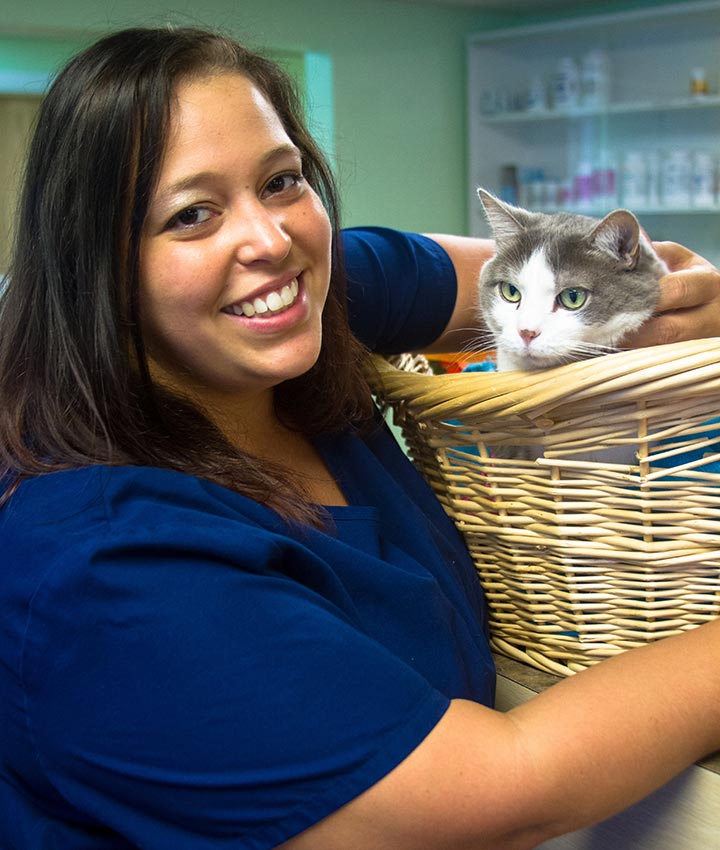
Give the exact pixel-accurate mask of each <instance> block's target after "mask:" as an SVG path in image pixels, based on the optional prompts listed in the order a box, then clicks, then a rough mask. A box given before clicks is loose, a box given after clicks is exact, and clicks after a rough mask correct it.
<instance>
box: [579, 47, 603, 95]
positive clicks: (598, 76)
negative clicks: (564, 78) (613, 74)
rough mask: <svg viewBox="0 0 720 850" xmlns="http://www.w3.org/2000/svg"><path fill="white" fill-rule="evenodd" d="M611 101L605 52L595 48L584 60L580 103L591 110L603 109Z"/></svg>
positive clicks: (581, 74)
mask: <svg viewBox="0 0 720 850" xmlns="http://www.w3.org/2000/svg"><path fill="white" fill-rule="evenodd" d="M609 100H610V73H609V68H608V57H607V53H606V52H605V51H604V50H601V49H600V48H599V47H595V48H593V49H592V50H589V51H588V52H587V53H586V54H585V55H584V56H583V59H582V70H581V73H580V102H581V104H582V105H583V106H585V107H588V108H589V109H602V108H604V107H605V106H607V104H608V102H609Z"/></svg>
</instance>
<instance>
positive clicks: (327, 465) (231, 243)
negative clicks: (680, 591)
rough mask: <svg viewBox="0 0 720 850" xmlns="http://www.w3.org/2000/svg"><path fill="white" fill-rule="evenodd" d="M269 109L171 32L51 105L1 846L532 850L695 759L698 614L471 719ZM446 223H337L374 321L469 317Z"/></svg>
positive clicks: (5, 424)
mask: <svg viewBox="0 0 720 850" xmlns="http://www.w3.org/2000/svg"><path fill="white" fill-rule="evenodd" d="M297 115H298V109H297V105H296V103H295V101H294V99H293V96H292V92H291V90H290V88H289V86H288V83H287V82H286V80H285V78H284V77H283V76H282V75H281V74H280V72H279V71H278V70H277V69H276V68H275V67H274V66H273V65H272V64H269V63H267V62H266V61H264V60H262V59H261V58H260V57H257V56H255V55H253V54H251V53H248V52H247V51H245V50H243V49H242V48H241V47H239V46H237V45H236V44H234V43H232V42H231V41H228V40H226V39H223V38H220V37H217V36H214V35H212V34H209V33H203V32H198V31H193V30H179V31H174V32H173V31H168V30H132V31H126V32H121V33H117V34H115V35H113V36H110V37H108V38H107V39H104V40H103V41H101V42H99V43H98V44H97V45H95V46H93V47H91V48H89V49H88V50H87V51H86V52H85V53H84V54H82V55H80V56H79V57H78V58H76V59H75V60H73V61H72V62H71V63H70V65H69V66H68V68H67V69H66V70H65V71H64V72H63V73H62V74H61V75H60V76H59V78H58V80H57V81H56V83H55V85H54V86H53V89H52V90H51V92H50V93H49V95H48V97H47V99H46V101H45V103H44V106H43V109H42V112H41V116H40V120H39V124H38V128H37V132H36V135H35V139H34V142H33V145H32V149H31V153H30V159H29V165H28V174H27V179H26V184H25V186H26V188H25V192H24V196H23V202H22V212H21V218H20V224H19V228H18V241H17V248H16V254H15V262H14V265H13V269H12V278H11V282H10V285H9V289H8V291H7V294H6V295H5V296H4V298H3V301H2V312H1V314H0V393H1V394H2V397H3V399H5V400H6V404H4V406H3V410H2V419H1V422H2V425H1V426H0V435H1V438H0V444H1V445H2V449H1V450H2V452H3V458H4V472H5V475H4V500H5V504H4V508H3V510H2V511H1V512H0V541H1V542H2V549H3V553H4V554H3V557H4V567H5V568H4V569H3V570H2V574H1V575H2V577H1V578H0V588H1V594H2V599H3V617H2V626H0V630H1V631H0V662H1V663H0V689H1V692H2V693H3V694H4V695H6V696H5V699H4V700H3V703H2V708H1V709H0V710H1V711H2V715H1V716H0V777H2V780H3V781H2V783H0V838H2V842H0V843H2V845H3V846H9V847H20V848H23V850H30V848H32V850H35V848H49V847H53V848H55V850H57V849H58V848H73V850H77V848H84V847H88V848H89V847H92V848H94V850H98V848H111V847H112V848H120V847H124V848H167V847H172V848H183V850H184V849H185V848H187V850H196V849H197V850H200V849H201V848H202V850H205V848H215V847H221V846H228V847H229V846H233V847H243V848H245V847H248V848H250V847H252V848H272V847H278V846H281V845H282V846H283V847H286V848H289V850H303V848H306V847H307V848H310V847H312V848H313V850H322V848H337V847H352V848H358V849H359V848H377V847H383V848H388V850H392V848H406V847H407V848H409V847H413V848H417V847H424V848H431V847H465V846H467V847H485V846H487V847H493V848H502V847H530V846H534V845H535V844H536V843H537V842H539V841H541V840H543V839H544V838H546V837H548V836H550V835H554V834H558V833H560V832H563V831H567V830H572V829H575V828H577V827H579V826H582V825H584V824H587V823H591V822H593V821H595V820H597V819H600V818H602V817H605V816H607V815H608V814H610V813H612V812H614V811H617V810H619V809H620V808H622V807H624V806H626V805H628V804H630V803H631V802H632V801H633V800H635V799H637V798H638V797H640V796H641V795H643V794H645V793H647V792H649V791H650V790H652V789H653V788H654V787H657V786H658V785H659V784H661V783H662V782H664V781H665V780H666V779H668V778H670V777H671V776H672V775H673V774H674V773H676V772H678V771H680V770H682V769H683V768H684V767H685V766H686V765H688V764H690V763H691V762H692V761H693V760H695V759H697V758H699V757H700V756H702V755H704V754H705V753H707V752H708V751H710V750H712V749H714V748H716V747H717V746H719V745H720V709H719V708H718V706H720V687H719V686H718V685H717V684H714V683H713V682H708V681H706V679H705V676H704V671H705V670H706V669H709V668H710V662H711V660H715V659H716V658H717V654H718V651H719V650H720V624H717V623H713V624H710V625H708V626H704V627H702V628H700V629H697V630H695V631H693V632H691V633H688V634H686V635H683V636H682V637H679V638H675V639H672V640H667V641H663V642H662V643H661V644H657V645H654V646H652V647H650V648H648V649H646V650H638V651H634V652H631V653H627V654H626V655H624V656H622V657H621V658H619V659H617V660H613V661H612V662H607V663H604V664H602V665H599V667H598V668H596V669H594V670H592V671H589V672H588V673H585V674H581V675H578V676H576V677H575V678H574V679H573V681H569V682H564V683H563V684H562V685H559V686H558V687H556V688H553V689H552V690H551V691H550V692H549V693H547V694H546V695H544V696H542V697H540V698H538V699H537V700H534V701H533V702H532V703H531V704H529V705H527V706H525V707H522V708H519V709H517V710H515V711H513V712H511V713H510V714H509V715H501V714H498V713H496V712H494V711H493V710H492V709H491V708H490V706H491V705H492V698H493V683H494V675H493V666H492V660H491V658H490V654H489V651H488V644H487V636H486V634H485V609H484V602H483V598H482V595H481V592H480V590H479V588H478V585H477V582H476V581H475V577H474V573H473V569H472V565H471V564H470V562H469V559H468V556H467V553H466V551H465V550H464V548H463V546H462V543H461V541H460V539H459V537H458V535H457V533H456V531H455V529H454V528H453V527H452V525H451V524H450V522H449V521H448V519H447V517H446V516H445V514H444V513H443V511H442V510H441V508H440V506H439V505H438V503H437V502H436V501H435V499H434V497H433V496H432V494H431V493H430V492H429V490H428V489H427V487H426V486H425V485H424V483H423V482H422V481H421V480H420V478H419V476H417V475H416V473H415V472H414V470H413V469H412V467H411V466H410V464H409V463H408V461H407V460H406V459H405V457H404V456H403V455H402V453H401V452H400V451H399V449H398V448H397V446H396V445H395V444H394V443H393V441H392V439H391V437H390V436H389V434H388V433H387V431H386V430H385V429H384V428H383V427H382V426H381V425H380V424H378V423H377V422H376V421H375V417H374V415H373V412H372V404H371V399H370V394H369V391H368V388H367V385H366V383H365V381H364V379H363V373H362V369H361V367H362V363H363V361H364V359H365V354H364V349H363V348H362V347H361V346H360V345H359V344H358V343H357V342H355V341H354V339H353V337H352V336H351V335H350V333H349V331H348V325H347V320H346V317H345V312H344V311H345V295H344V291H343V277H342V264H341V262H340V257H339V256H338V253H339V252H338V245H337V244H335V245H334V244H333V240H332V233H333V228H334V227H335V226H336V224H335V221H334V217H335V214H334V210H335V204H334V193H333V188H332V182H331V179H330V175H329V173H328V171H327V168H326V167H325V165H324V162H323V160H322V157H321V156H320V154H319V152H318V150H317V148H316V147H315V145H314V144H313V142H312V140H311V139H310V137H309V136H308V134H307V132H306V131H305V129H304V127H303V125H302V123H301V122H300V120H299V119H298V117H297ZM439 240H440V241H442V242H443V243H444V244H445V245H447V246H448V248H449V250H450V252H451V254H448V253H447V252H446V251H444V250H443V249H442V247H441V246H440V244H439V242H438V241H435V240H430V239H426V238H424V237H412V236H403V235H402V234H393V233H391V232H387V231H370V230H368V231H356V232H352V233H348V234H346V236H345V239H344V244H345V247H346V250H347V254H348V261H349V262H348V265H349V269H350V276H351V277H352V278H354V279H355V280H354V287H353V289H352V291H351V293H350V296H349V297H350V301H351V307H352V310H353V322H354V326H355V327H357V328H358V329H359V331H360V332H361V333H362V335H363V336H364V338H365V339H366V341H369V340H370V339H371V338H372V341H373V342H374V344H375V345H376V346H377V347H379V348H380V349H384V350H388V349H392V348H394V347H399V348H409V347H414V346H425V345H429V344H430V343H432V341H433V340H437V339H439V338H441V337H442V336H443V334H445V335H446V338H447V334H453V333H454V332H455V330H456V329H459V328H462V327H467V325H468V315H469V313H468V310H469V305H470V303H471V301H470V296H469V294H468V292H469V287H466V286H465V285H464V284H465V283H466V282H468V281H469V280H470V278H471V277H472V275H471V273H470V272H471V270H473V274H476V273H477V268H478V267H479V265H480V263H481V262H482V257H483V256H487V252H488V249H489V246H488V245H487V244H486V243H478V242H475V241H474V240H456V239H452V238H450V237H447V238H445V237H439ZM670 250H678V251H679V252H680V255H681V261H680V262H679V263H677V264H676V265H681V264H682V263H683V262H687V263H692V264H696V265H698V268H697V269H696V270H694V271H693V270H691V271H690V272H689V276H687V275H686V274H685V273H683V272H680V273H679V274H680V277H681V279H682V280H685V281H686V282H689V283H690V284H692V285H691V286H690V288H691V289H692V290H693V291H694V292H695V294H696V296H697V295H698V293H702V292H704V293H706V295H699V297H694V298H693V300H696V301H697V302H699V303H698V305H697V307H696V313H700V314H704V313H705V312H706V311H707V310H709V309H711V308H710V306H709V305H710V303H711V301H712V300H713V297H714V295H708V293H711V292H712V293H714V294H716V293H717V283H718V281H717V275H716V273H715V272H714V271H713V270H707V269H703V268H701V267H700V265H701V261H700V260H699V259H697V258H694V257H692V256H691V255H690V254H689V253H688V252H683V251H682V249H670ZM451 256H452V260H451V259H450V257H451ZM453 264H454V268H455V269H457V287H458V295H457V297H455V287H456V276H455V273H454V270H453ZM396 271H397V273H398V275H399V276H398V278H397V279H396V278H395V272H396ZM430 275H432V278H431V277H430ZM435 275H437V279H438V283H437V286H435V284H434V277H435ZM670 278H671V280H670V285H672V284H673V281H675V282H677V278H672V276H670ZM431 279H432V280H433V285H432V287H431V285H430V283H429V281H430V280H431ZM384 282H387V283H388V285H387V286H383V283H384ZM389 284H392V285H389ZM713 287H714V289H713ZM430 293H432V296H433V297H432V301H430V302H429V297H428V296H429V294H430ZM408 296H412V297H408ZM706 296H707V297H706ZM671 300H672V296H671ZM697 321H700V320H697ZM656 332H661V331H658V330H657V329H656ZM609 695H611V696H612V699H609ZM688 706H692V707H693V708H692V710H689V709H688ZM588 718H592V722H591V723H588Z"/></svg>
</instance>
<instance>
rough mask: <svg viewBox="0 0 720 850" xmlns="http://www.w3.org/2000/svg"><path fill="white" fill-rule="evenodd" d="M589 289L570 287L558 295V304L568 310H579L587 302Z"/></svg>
mask: <svg viewBox="0 0 720 850" xmlns="http://www.w3.org/2000/svg"><path fill="white" fill-rule="evenodd" d="M587 297H588V294H587V289H581V288H580V287H569V288H568V289H563V291H562V292H561V293H560V294H559V295H558V297H557V300H558V304H559V305H560V306H561V307H564V308H565V309H566V310H579V309H580V308H581V307H582V306H583V304H584V303H585V302H586V301H587Z"/></svg>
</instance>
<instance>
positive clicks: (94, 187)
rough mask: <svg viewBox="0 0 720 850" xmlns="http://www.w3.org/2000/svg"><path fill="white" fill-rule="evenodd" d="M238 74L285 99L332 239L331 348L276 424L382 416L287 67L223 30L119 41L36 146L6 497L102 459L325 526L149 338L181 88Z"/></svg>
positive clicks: (0, 465)
mask: <svg viewBox="0 0 720 850" xmlns="http://www.w3.org/2000/svg"><path fill="white" fill-rule="evenodd" d="M226 71H231V72H237V73H240V74H243V75H244V76H246V77H247V78H249V79H250V80H251V81H252V82H253V83H254V84H255V85H256V86H257V87H258V88H259V89H260V90H261V91H262V92H263V93H264V94H265V95H266V97H267V98H268V100H269V101H270V103H272V104H273V106H274V108H275V110H276V112H277V114H278V116H279V117H280V119H281V121H282V123H283V125H284V127H285V130H286V132H287V134H288V136H289V137H290V139H291V140H292V141H293V143H294V144H295V145H296V146H297V147H298V149H299V150H300V153H301V155H302V160H303V170H304V173H305V176H306V178H307V180H308V182H309V183H310V185H311V186H312V187H313V188H314V189H315V190H316V191H317V192H318V194H319V195H320V197H321V198H322V200H323V202H324V204H325V207H326V209H327V211H328V214H329V216H330V219H331V223H332V225H333V232H334V233H335V234H336V236H335V238H334V245H333V272H332V280H331V285H330V293H329V295H328V300H327V304H326V307H325V311H324V315H323V345H322V350H321V353H320V356H319V359H318V360H317V362H316V364H315V365H314V366H313V368H312V369H311V370H310V371H309V372H307V373H306V374H304V375H302V376H300V377H298V378H295V379H293V380H290V381H287V382H285V383H283V384H281V385H280V386H279V387H277V388H276V391H275V405H276V410H277V413H278V415H279V416H280V418H281V419H282V420H283V422H285V423H286V424H287V425H289V426H291V427H293V428H295V429H297V430H299V431H301V432H302V433H305V434H307V435H310V436H311V435H315V434H319V433H324V432H328V431H333V430H339V429H342V428H344V427H347V426H348V425H350V424H351V423H358V422H362V421H366V420H367V419H368V417H369V416H370V415H371V410H372V400H371V396H370V391H369V389H368V386H367V384H366V382H365V380H364V379H363V377H362V362H363V360H364V359H365V352H364V350H363V349H362V347H361V346H360V344H359V343H358V342H357V341H356V340H355V339H354V338H353V336H352V335H351V333H350V331H349V328H348V323H347V315H346V306H345V289H344V277H343V272H342V258H341V256H340V250H339V243H338V240H337V233H338V226H339V222H338V203H337V193H336V190H335V186H334V181H333V177H332V174H331V171H330V169H329V167H328V164H327V162H326V160H325V158H324V156H323V154H322V153H321V151H320V149H319V148H318V146H317V145H316V143H315V142H314V140H313V139H312V137H311V136H310V134H309V132H308V131H307V129H306V127H305V125H304V122H303V119H302V117H301V115H302V108H301V102H300V99H299V97H298V95H297V92H296V90H295V87H294V84H293V83H292V82H291V81H290V80H289V78H288V77H287V76H286V75H285V73H284V72H283V71H282V70H281V69H280V68H279V67H278V66H277V65H276V64H275V63H274V62H271V61H269V60H268V59H266V58H264V57H262V56H260V55H258V54H257V53H254V52H252V51H249V50H247V49H246V48H244V47H242V46H241V45H239V44H238V43H236V42H235V41H234V40H232V39H230V38H228V37H226V36H224V35H220V34H217V33H214V32H209V31H206V30H198V29H191V28H182V29H144V28H137V29H129V30H123V31H121V32H117V33H115V34H113V35H110V36H108V37H106V38H103V39H102V40H100V41H98V42H97V43H96V44H94V45H93V46H91V47H89V48H88V49H87V50H85V51H84V52H82V53H81V54H79V55H78V56H77V57H75V58H74V59H73V60H71V61H70V63H69V64H68V65H67V66H66V67H65V69H64V70H63V71H62V72H61V73H60V74H59V75H58V77H57V79H56V80H55V82H54V84H53V85H52V87H51V89H50V91H49V93H48V94H47V97H46V98H45V100H44V102H43V104H42V107H41V110H40V114H39V117H38V122H37V126H36V130H35V133H34V137H33V140H32V143H31V146H30V151H29V155H28V160H27V166H26V175H25V182H24V190H23V193H22V197H21V202H20V211H19V219H18V227H17V235H16V238H15V246H14V254H13V262H12V264H11V268H10V275H9V280H8V283H7V289H6V292H5V293H4V294H3V295H2V297H1V298H0V399H1V400H2V401H1V402H0V476H1V475H2V474H5V479H4V482H5V493H4V495H5V498H7V497H8V496H9V494H10V493H11V492H12V489H13V488H14V486H16V484H17V482H18V481H20V480H22V478H24V477H27V476H34V475H39V474H42V473H46V472H52V471H56V470H61V469H69V468H74V467H79V466H85V465H89V464H97V463H100V464H111V465H114V464H131V465H149V466H159V467H165V468H169V469H175V470H180V471H182V472H187V473H190V474H194V475H198V476H201V477H204V478H207V479H210V480H212V481H215V482H217V483H220V484H223V485H224V486H227V487H230V488H232V489H234V490H237V491H238V492H241V493H244V494H245V495H247V496H250V497H251V498H253V499H256V500H257V501H260V502H262V503H264V504H267V505H270V506H271V507H274V508H275V509H277V510H278V511H280V512H281V513H282V514H283V515H284V516H286V517H287V518H289V519H292V520H296V521H304V522H317V513H316V512H315V510H314V508H313V507H312V506H311V505H310V504H308V501H307V500H306V499H305V498H304V497H303V494H302V492H301V491H300V490H298V488H297V486H295V485H294V484H293V482H292V481H291V480H289V478H288V476H287V475H286V474H284V473H283V471H282V470H281V469H280V468H274V467H273V466H272V465H270V464H267V463H263V464H260V463H258V462H257V461H256V460H254V459H253V458H252V457H250V456H248V455H246V454H243V453H241V452H238V451H237V450H236V449H234V448H233V447H232V446H231V445H230V444H229V443H228V442H227V441H226V440H225V439H224V438H223V436H222V435H221V433H220V432H219V430H217V429H216V428H215V426H213V425H212V423H211V422H210V421H209V419H208V418H207V417H206V416H205V415H203V413H202V412H201V411H200V410H198V409H197V408H196V407H194V406H193V405H192V404H190V403H189V401H188V400H186V399H183V398H180V397H178V396H175V395H172V394H171V393H169V392H168V391H166V390H165V389H163V388H162V387H159V386H157V385H155V384H153V382H152V380H151V378H150V373H149V369H148V362H147V357H146V354H145V346H144V343H143V338H142V335H141V332H140V315H139V310H140V307H139V303H140V301H139V274H138V258H139V250H140V237H141V232H142V227H143V222H144V219H145V216H146V212H147V208H148V204H149V201H150V198H151V195H152V192H153V189H154V187H155V183H156V181H157V177H158V172H159V168H160V164H161V160H162V155H163V151H164V147H165V141H166V136H167V128H168V125H169V120H170V109H171V106H172V102H173V96H174V92H175V90H176V88H177V85H178V83H179V82H181V81H184V80H187V79H188V78H193V77H204V76H208V75H211V74H213V73H217V72H226ZM7 482H10V484H9V485H8V484H7Z"/></svg>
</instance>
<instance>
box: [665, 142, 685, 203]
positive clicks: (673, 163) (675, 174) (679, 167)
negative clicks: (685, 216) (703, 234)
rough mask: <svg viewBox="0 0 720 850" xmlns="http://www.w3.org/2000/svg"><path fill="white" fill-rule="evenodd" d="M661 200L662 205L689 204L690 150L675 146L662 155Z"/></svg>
mask: <svg viewBox="0 0 720 850" xmlns="http://www.w3.org/2000/svg"><path fill="white" fill-rule="evenodd" d="M661 200H662V204H663V206H664V207H669V208H676V209H682V208H683V207H689V206H690V152H689V151H688V150H685V149H684V148H675V149H674V150H671V151H668V153H667V154H666V155H665V156H664V157H663V161H662V172H661Z"/></svg>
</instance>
